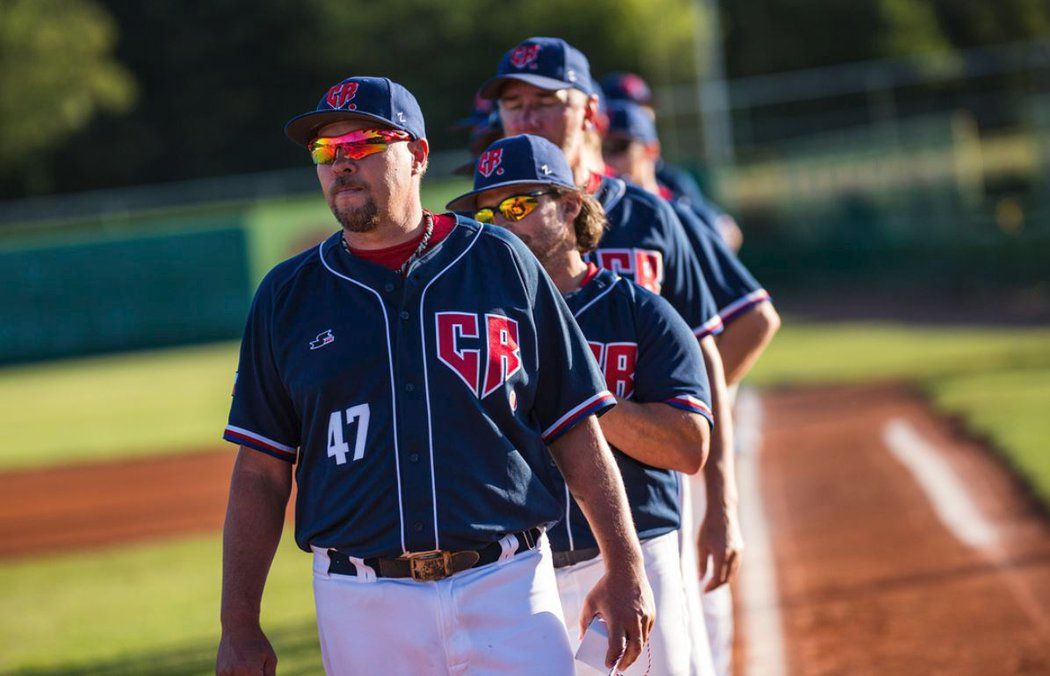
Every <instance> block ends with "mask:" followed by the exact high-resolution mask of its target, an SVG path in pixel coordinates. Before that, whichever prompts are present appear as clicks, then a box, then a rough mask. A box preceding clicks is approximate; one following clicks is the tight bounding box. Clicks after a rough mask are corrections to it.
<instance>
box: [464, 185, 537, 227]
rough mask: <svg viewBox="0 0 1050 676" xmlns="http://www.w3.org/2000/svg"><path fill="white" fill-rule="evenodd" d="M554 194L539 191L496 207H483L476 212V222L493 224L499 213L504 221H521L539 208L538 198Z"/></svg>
mask: <svg viewBox="0 0 1050 676" xmlns="http://www.w3.org/2000/svg"><path fill="white" fill-rule="evenodd" d="M553 194H555V191H554V190H537V191H536V192H528V193H523V194H521V195H511V196H510V197H507V198H506V199H503V200H501V201H500V203H499V204H497V205H496V206H494V207H483V208H481V209H478V210H477V211H475V212H474V220H476V221H478V222H480V223H492V222H493V220H495V218H496V213H497V212H499V214H500V215H501V216H503V218H504V219H506V220H508V221H510V222H512V223H513V222H516V221H520V220H521V219H523V218H525V217H526V216H528V215H529V214H531V213H532V212H533V211H535V210H536V207H537V206H539V204H540V201H539V200H538V199H536V198H537V197H541V196H543V195H553Z"/></svg>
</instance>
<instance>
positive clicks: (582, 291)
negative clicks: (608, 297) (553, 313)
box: [563, 270, 620, 317]
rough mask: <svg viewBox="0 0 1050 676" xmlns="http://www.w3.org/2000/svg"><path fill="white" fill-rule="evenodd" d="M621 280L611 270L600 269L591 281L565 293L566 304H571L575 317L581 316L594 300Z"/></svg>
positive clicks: (570, 307)
mask: <svg viewBox="0 0 1050 676" xmlns="http://www.w3.org/2000/svg"><path fill="white" fill-rule="evenodd" d="M619 281H620V277H619V276H618V275H617V274H616V273H615V272H613V271H611V270H599V271H598V274H596V275H595V276H594V278H593V279H591V281H589V282H587V283H586V284H584V285H583V286H581V287H580V288H578V289H576V290H575V291H570V292H569V293H567V294H565V295H564V296H563V298H565V304H566V305H568V306H569V310H570V311H571V312H572V316H573V317H577V316H579V315H580V314H581V313H582V312H584V311H585V310H586V309H587V308H588V307H590V306H591V305H592V304H593V303H594V301H596V300H598V299H599V298H601V297H602V296H604V295H605V294H606V293H608V292H609V291H611V290H612V287H613V286H614V285H615V284H616V283H618V282H619Z"/></svg>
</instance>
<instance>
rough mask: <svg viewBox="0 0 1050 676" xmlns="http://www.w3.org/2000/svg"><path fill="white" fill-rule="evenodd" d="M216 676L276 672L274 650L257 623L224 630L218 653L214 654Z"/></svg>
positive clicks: (255, 674)
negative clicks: (251, 625)
mask: <svg viewBox="0 0 1050 676" xmlns="http://www.w3.org/2000/svg"><path fill="white" fill-rule="evenodd" d="M215 673H216V674H217V676H247V675H248V674H251V675H252V676H257V675H258V674H264V675H265V676H273V675H274V674H276V673H277V653H275V652H274V650H273V646H271V645H270V641H269V640H268V639H267V638H266V634H264V633H263V631H262V629H261V628H259V627H258V626H253V627H243V628H240V627H239V628H237V629H232V630H223V632H222V638H221V639H220V640H219V654H218V655H217V656H216V657H215Z"/></svg>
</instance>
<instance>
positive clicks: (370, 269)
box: [320, 214, 481, 290]
mask: <svg viewBox="0 0 1050 676" xmlns="http://www.w3.org/2000/svg"><path fill="white" fill-rule="evenodd" d="M455 218H456V225H455V226H454V227H453V228H452V232H450V233H449V234H448V236H446V237H445V238H444V239H442V240H441V241H440V242H438V243H437V244H435V245H433V246H431V247H429V248H428V249H427V251H426V253H424V254H423V255H422V256H421V257H420V258H419V259H418V260H416V261H415V262H413V263H412V265H411V266H410V267H409V269H408V277H407V280H411V281H412V283H413V284H426V283H427V282H428V281H430V280H431V279H432V278H433V277H434V275H437V274H438V273H439V272H441V271H442V270H444V269H445V268H446V267H448V266H449V265H450V264H451V263H452V262H453V261H454V260H455V259H456V257H457V256H459V255H460V254H461V253H463V251H464V250H465V249H466V248H467V247H468V246H469V245H470V243H471V242H473V241H474V240H475V239H476V238H477V237H478V236H480V234H481V229H480V226H478V224H476V223H473V222H472V221H470V220H469V219H467V218H464V217H462V216H459V215H458V214H457V215H455ZM342 235H343V233H342V230H340V231H337V232H335V233H334V234H333V235H332V236H331V237H329V238H328V239H327V240H325V241H324V242H323V243H322V244H321V246H320V254H321V256H322V257H323V259H324V265H325V267H326V268H328V269H329V270H330V271H331V272H332V273H334V274H336V275H337V276H340V275H341V276H345V277H349V278H351V279H353V280H354V281H357V282H360V283H361V284H364V285H365V286H368V287H370V288H372V289H375V290H380V289H384V290H385V289H386V287H388V286H389V285H391V284H393V285H395V286H400V285H401V284H402V283H404V282H405V281H406V280H405V279H402V278H401V276H400V275H399V274H398V273H397V271H395V270H390V269H388V268H385V267H383V266H382V265H379V264H378V263H372V262H370V261H366V260H364V259H362V258H357V257H356V256H352V255H350V254H348V253H347V252H346V251H345V250H344V249H343V246H342V244H341V243H340V241H339V240H340V238H341V237H342Z"/></svg>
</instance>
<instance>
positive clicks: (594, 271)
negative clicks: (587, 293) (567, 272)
mask: <svg viewBox="0 0 1050 676" xmlns="http://www.w3.org/2000/svg"><path fill="white" fill-rule="evenodd" d="M600 271H601V270H600V268H599V267H598V266H597V265H595V264H594V263H590V262H588V263H587V274H585V275H584V276H583V279H581V280H580V288H581V289H582V288H583V287H585V286H587V285H588V284H590V283H591V280H592V279H594V278H595V277H597V276H598V273H599V272H600Z"/></svg>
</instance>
